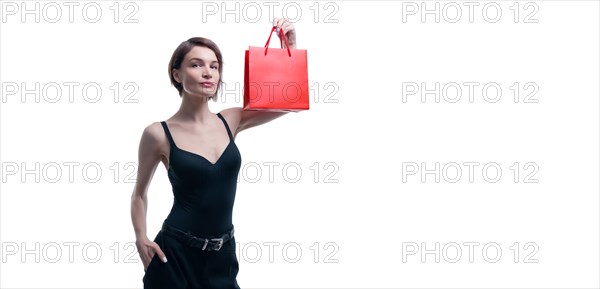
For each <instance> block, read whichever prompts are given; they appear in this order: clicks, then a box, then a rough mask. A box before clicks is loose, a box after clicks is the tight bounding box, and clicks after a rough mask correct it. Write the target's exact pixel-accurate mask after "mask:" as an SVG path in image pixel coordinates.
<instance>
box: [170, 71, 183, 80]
mask: <svg viewBox="0 0 600 289" xmlns="http://www.w3.org/2000/svg"><path fill="white" fill-rule="evenodd" d="M171 72H172V73H173V78H174V79H175V81H177V83H181V78H179V70H177V69H175V68H173V70H172V71H171Z"/></svg>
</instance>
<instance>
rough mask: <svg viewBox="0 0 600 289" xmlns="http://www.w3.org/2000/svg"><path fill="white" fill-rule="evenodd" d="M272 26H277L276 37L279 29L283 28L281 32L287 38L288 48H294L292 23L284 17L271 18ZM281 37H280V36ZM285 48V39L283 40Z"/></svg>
mask: <svg viewBox="0 0 600 289" xmlns="http://www.w3.org/2000/svg"><path fill="white" fill-rule="evenodd" d="M273 27H277V28H278V29H277V37H280V35H279V30H280V29H283V34H285V37H286V38H287V41H288V44H289V45H290V48H292V49H295V48H296V28H295V27H294V24H293V23H291V22H289V21H287V19H285V18H275V19H273ZM280 38H281V37H280ZM283 44H284V48H285V41H284V42H283Z"/></svg>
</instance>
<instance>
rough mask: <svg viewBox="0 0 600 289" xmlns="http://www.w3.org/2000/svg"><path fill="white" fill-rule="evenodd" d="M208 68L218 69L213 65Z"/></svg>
mask: <svg viewBox="0 0 600 289" xmlns="http://www.w3.org/2000/svg"><path fill="white" fill-rule="evenodd" d="M210 68H212V69H219V67H218V66H216V65H213V66H211V67H210Z"/></svg>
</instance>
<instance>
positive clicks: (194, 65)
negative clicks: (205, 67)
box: [192, 63, 200, 68]
mask: <svg viewBox="0 0 600 289" xmlns="http://www.w3.org/2000/svg"><path fill="white" fill-rule="evenodd" d="M199 66H200V65H199V64H198V63H192V67H194V68H196V67H199Z"/></svg>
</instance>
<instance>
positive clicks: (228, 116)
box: [220, 107, 242, 135]
mask: <svg viewBox="0 0 600 289" xmlns="http://www.w3.org/2000/svg"><path fill="white" fill-rule="evenodd" d="M220 114H221V115H222V116H223V117H224V118H225V121H227V125H228V126H229V129H231V131H232V132H233V134H234V135H235V134H236V133H237V132H238V127H239V125H240V121H241V119H242V108H241V107H231V108H226V109H224V110H221V111H220Z"/></svg>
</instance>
